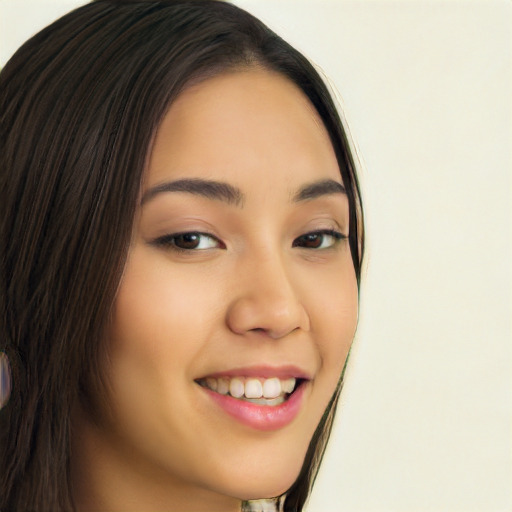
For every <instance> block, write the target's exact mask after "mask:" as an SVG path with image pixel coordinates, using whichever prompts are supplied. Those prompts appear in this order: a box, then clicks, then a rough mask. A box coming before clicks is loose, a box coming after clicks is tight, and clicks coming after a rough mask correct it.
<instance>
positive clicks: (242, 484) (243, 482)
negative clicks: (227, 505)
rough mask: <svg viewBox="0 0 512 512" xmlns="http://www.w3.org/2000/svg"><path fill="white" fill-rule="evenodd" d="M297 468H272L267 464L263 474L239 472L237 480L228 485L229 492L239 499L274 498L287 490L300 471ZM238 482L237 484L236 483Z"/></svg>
mask: <svg viewBox="0 0 512 512" xmlns="http://www.w3.org/2000/svg"><path fill="white" fill-rule="evenodd" d="M300 469H301V468H300V467H299V468H295V467H293V468H287V470H283V469H282V467H279V468H274V469H273V468H272V465H271V464H269V465H268V467H267V468H266V470H265V472H264V474H261V473H259V474H258V475H254V474H253V473H252V474H247V473H242V472H239V473H238V474H237V482H232V483H233V484H234V485H231V486H229V487H230V490H229V494H230V495H231V496H234V497H236V498H238V499H241V500H258V499H265V498H275V497H276V496H281V495H282V494H283V493H285V492H286V491H288V489H290V487H291V486H292V485H293V484H294V482H295V480H297V477H298V476H299V473H300ZM237 484H238V485H237Z"/></svg>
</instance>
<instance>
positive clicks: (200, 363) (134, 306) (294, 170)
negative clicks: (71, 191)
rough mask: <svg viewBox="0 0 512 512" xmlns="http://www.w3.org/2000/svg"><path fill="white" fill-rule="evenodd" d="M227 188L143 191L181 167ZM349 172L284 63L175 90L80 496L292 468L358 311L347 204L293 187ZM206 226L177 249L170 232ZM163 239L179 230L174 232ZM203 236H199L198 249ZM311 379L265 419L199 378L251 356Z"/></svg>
mask: <svg viewBox="0 0 512 512" xmlns="http://www.w3.org/2000/svg"><path fill="white" fill-rule="evenodd" d="M189 178H198V179H208V180H216V181H221V182H225V183H228V184H230V185H232V186H236V187H237V188H238V189H240V192H241V193H242V194H243V196H244V197H243V199H241V200H240V201H239V204H229V203H228V202H226V201H224V200H221V199H218V198H207V197H204V196H202V195H198V194H193V193H190V192H176V191H174V192H161V193H154V192H153V194H151V193H149V192H148V191H150V190H152V189H153V188H154V187H155V186H159V185H161V184H163V183H167V182H171V181H175V180H180V179H189ZM323 179H329V180H334V181H336V182H337V183H340V184H341V183H342V180H341V177H340V173H339V169H338V165H337V161H336V157H335V155H334V152H333V149H332V146H331V144H330V141H329V137H328V134H327V132H326V130H325V128H324V127H323V125H322V123H321V121H320V118H319V116H318V115H317V113H316V112H315V110H314V108H313V107H312V106H311V104H310V103H309V100H308V99H307V98H306V97H305V96H304V94H303V93H302V92H301V91H300V90H299V89H298V88H297V87H296V86H295V85H294V84H293V83H291V82H290V81H288V80H287V79H286V78H284V77H282V76H280V75H277V74H275V73H272V72H269V71H266V70H263V69H260V68H251V69H247V70H243V71H236V72H231V73H224V74H221V75H219V76H216V77H214V78H209V79H207V80H206V81H204V82H202V83H200V84H197V85H194V86H193V87H190V88H188V89H187V90H185V91H184V92H183V93H182V94H181V95H180V97H179V98H178V99H177V100H176V101H175V102H174V103H173V104H172V106H171V108H170V110H169V111H168V113H167V114H166V116H165V118H164V120H163V122H162V124H161V126H160V128H159V130H158V132H157V136H156V139H155V143H154V148H153V151H152V154H151V159H150V162H149V166H148V170H147V174H146V176H145V183H144V188H143V191H142V196H143V197H144V200H143V201H142V205H141V206H140V208H139V210H138V214H137V218H136V220H135V224H134V232H133V240H132V244H131V247H130V250H129V257H128V261H127V264H126V269H125V273H124V277H123V280H122V282H121V285H120V290H119V295H118V298H117V301H116V304H115V311H114V316H113V322H112V326H111V330H110V332H109V338H110V339H109V343H110V369H109V382H110V393H109V396H108V402H109V408H108V410H106V411H103V413H101V414H100V415H98V416H96V417H95V418H91V417H90V414H88V413H86V412H84V411H81V412H80V413H78V415H77V421H76V435H75V438H74V450H73V454H74V455H73V460H72V465H73V482H74V488H75V497H76V500H77V503H78V508H79V510H81V511H85V510H98V511H99V510H102V511H107V510H108V511H123V512H130V511H139V512H140V510H152V511H155V512H156V511H166V512H169V511H174V510H179V511H180V512H184V511H194V512H201V511H208V512H213V511H217V510H218V511H223V512H229V511H236V510H239V509H240V500H241V499H254V498H263V497H271V496H276V495H279V494H280V493H282V492H284V491H285V490H286V489H287V488H289V487H290V486H291V485H292V483H293V482H294V481H295V479H296V477H297V475H298V473H299V471H300V468H301V466H302V462H303V459H304V456H305V453H306V450H307V447H308V444H309V442H310V440H311V437H312V435H313V433H314V430H315V428H316V426H317V425H318V422H319V421H320V418H321V416H322V414H323V412H324V410H325V408H326V406H327V404H328V402H329V399H330V397H331V396H332V393H333V392H334V389H335V386H336V383H337V381H338V379H339V377H340V374H341V371H342V368H343V365H344V363H345V359H346V357H347V353H348V350H349V347H350V344H351V342H352V339H353V336H354V332H355V328H356V323H357V285H356V277H355V273H354V268H353V265H352V261H351V256H350V249H349V245H348V241H347V240H344V239H341V240H338V241H336V239H335V238H334V237H332V236H330V235H317V236H316V238H315V240H316V241H319V242H320V244H319V245H320V247H319V248H311V247H304V246H303V245H304V244H302V245H301V242H300V240H303V239H300V240H299V243H297V240H298V239H299V237H301V236H302V235H304V234H306V233H310V232H317V231H320V230H326V229H327V230H335V231H338V232H340V233H343V234H345V235H347V234H348V223H349V220H348V219H349V215H348V213H349V212H348V201H347V198H346V196H345V195H344V194H342V193H326V194H322V195H320V196H319V197H316V198H313V199H306V200H302V201H294V200H293V197H294V195H295V194H296V192H297V190H299V189H300V188H301V187H303V186H304V185H307V184H310V183H311V182H315V181H318V180H323ZM180 232H205V233H208V234H210V235H211V238H209V237H207V236H204V237H202V238H201V245H200V246H199V248H197V249H188V250H187V249H185V250H182V251H177V250H176V249H175V246H174V245H172V243H173V240H174V242H175V243H176V239H170V238H169V237H168V238H167V240H168V243H167V245H162V244H158V243H155V240H157V239H161V237H164V236H166V235H170V234H173V233H180ZM169 240H171V241H170V242H169ZM203 247H204V249H203ZM257 364H258V365H266V366H277V367H278V366H280V365H285V364H293V365H295V366H297V367H299V368H301V369H302V370H304V371H305V372H307V373H308V375H310V376H311V380H310V381H309V383H308V384H307V386H306V388H305V394H304V399H303V403H302V407H301V410H300V412H299V414H298V415H297V417H296V418H295V419H294V420H293V421H292V422H291V423H290V424H289V425H286V426H285V427H283V428H281V429H278V430H274V431H260V430H257V429H254V428H252V427H250V426H247V425H244V424H242V423H240V422H239V421H237V420H236V419H234V418H232V417H230V416H229V415H227V414H226V413H225V412H224V411H223V410H222V409H221V408H219V407H218V406H217V405H216V404H215V403H213V401H212V400H211V398H209V397H208V395H207V394H206V393H205V391H204V389H202V388H201V387H200V386H199V385H198V384H197V382H196V379H198V378H200V377H204V376H206V375H209V374H212V373H216V372H222V371H227V370H230V369H233V368H240V367H247V366H253V365H257Z"/></svg>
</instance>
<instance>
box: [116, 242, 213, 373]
mask: <svg viewBox="0 0 512 512" xmlns="http://www.w3.org/2000/svg"><path fill="white" fill-rule="evenodd" d="M150 262H151V264H150V265H147V264H145V258H144V255H139V254H137V250H135V251H134V254H133V255H132V258H131V260H130V263H129V265H128V266H127V271H126V274H125V276H124V279H123V282H122V284H121V288H120V291H119V295H118V298H117V300H116V305H115V312H114V322H113V328H112V336H111V350H112V352H113V353H114V354H115V355H117V356H119V355H121V354H124V356H125V357H133V358H134V360H135V359H136V360H137V364H139V365H140V364H144V363H145V364H147V365H151V366H153V367H155V368H158V367H161V368H162V369H163V370H165V372H166V374H168V373H169V372H172V371H180V372H181V373H182V372H183V370H184V369H186V363H187V362H188V361H190V360H191V359H192V358H193V355H194V354H195V352H196V351H197V350H199V349H200V344H201V342H202V340H204V336H205V330H206V329H208V327H207V326H208V325H209V324H211V323H212V320H211V318H210V317H211V316H212V315H215V309H214V300H213V298H212V297H210V294H208V292H207V290H206V289H205V287H201V282H202V279H201V276H196V277H195V278H191V277H190V274H187V273H186V272H183V271H182V272H172V269H169V266H168V265H165V262H164V263H163V264H158V263H154V262H153V261H150ZM164 363H165V364H164Z"/></svg>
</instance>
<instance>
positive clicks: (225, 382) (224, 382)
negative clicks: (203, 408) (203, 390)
mask: <svg viewBox="0 0 512 512" xmlns="http://www.w3.org/2000/svg"><path fill="white" fill-rule="evenodd" d="M213 380H216V381H217V389H213V388H210V389H213V391H217V393H220V394H221V395H227V394H228V392H229V379H213ZM208 381H209V379H206V385H207V386H208ZM208 387H210V386H208Z"/></svg>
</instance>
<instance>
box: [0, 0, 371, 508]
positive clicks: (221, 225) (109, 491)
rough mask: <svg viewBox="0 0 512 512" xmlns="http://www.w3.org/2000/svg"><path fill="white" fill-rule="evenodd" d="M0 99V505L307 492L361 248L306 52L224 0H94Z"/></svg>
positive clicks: (3, 82)
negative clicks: (0, 391)
mask: <svg viewBox="0 0 512 512" xmlns="http://www.w3.org/2000/svg"><path fill="white" fill-rule="evenodd" d="M0 102H1V104H0V111H1V114H0V115H1V116H2V117H1V119H2V123H1V136H2V140H3V141H6V142H5V146H4V148H3V150H2V153H1V159H2V160H1V169H2V175H1V180H2V182H1V193H2V197H1V199H0V204H1V211H0V218H1V219H2V221H1V222H2V227H1V237H2V240H1V244H0V247H1V248H2V255H1V269H2V271H1V272H2V283H3V287H2V290H1V301H2V302H1V311H2V315H3V317H2V322H1V329H2V333H1V338H0V339H1V340H2V344H3V346H2V347H0V348H1V349H2V350H3V351H4V352H5V354H6V356H7V358H8V360H9V362H10V368H11V370H10V371H11V380H12V389H11V396H10V399H9V401H8V403H7V405H6V406H5V407H4V409H3V410H2V411H1V413H0V414H1V416H0V422H1V423H0V432H1V443H2V455H1V456H2V461H1V462H2V468H5V471H3V473H2V475H1V476H0V489H1V498H0V499H1V501H0V509H1V510H2V511H3V510H37V511H40V510H51V511H57V510H78V511H89V510H105V511H110V510H111V511H115V510H123V511H129V510H152V511H156V510H162V511H173V510H180V511H185V510H194V511H200V510H205V511H206V510H208V511H214V510H222V511H230V510H233V511H235V510H240V507H241V506H242V507H245V508H247V507H249V503H248V501H249V500H256V499H260V498H274V497H276V500H275V502H276V504H277V503H280V505H281V506H282V507H283V509H284V510H285V511H292V510H293V511H296V510H297V511H298V510H302V508H303V505H304V503H305V501H306V499H307V497H308V494H309V492H310V489H311V486H312V484H313V481H314V478H315V475H316V472H317V470H318V465H319V463H320V460H321V458H322V454H323V451H324V449H325V444H326V441H327V439H328V436H329V432H330V429H331V425H332V420H333V417H334V412H335V408H336V403H337V400H338V396H339V392H340V389H341V382H342V379H341V375H342V370H343V367H344V365H345V362H346V358H347V354H348V351H349V347H350V344H351V341H352V339H353V335H354V331H355V328H356V323H357V302H358V299H357V297H358V285H359V277H360V265H361V258H362V252H363V235H362V211H361V205H360V199H359V189H358V184H357V177H356V175H355V171H354V166H353V162H352V157H351V154H350V151H349V148H348V144H347V141H346V137H345V134H344V132H343V129H342V127H341V124H340V121H339V118H338V116H337V113H336V110H335V107H334V105H333V102H332V100H331V98H330V96H329V93H328V92H327V90H326V88H325V86H324V84H323V83H322V81H321V79H320V78H319V76H318V74H317V73H316V71H315V70H314V69H313V67H312V66H311V65H310V64H309V63H308V61H307V60H306V59H305V58H304V57H303V56H302V55H300V54H299V53H298V52H297V51H296V50H294V49H293V48H291V47H290V46H289V45H288V44H287V43H285V42H284V41H282V40H281V39H280V38H279V37H277V36H276V35H275V34H273V33H272V32H271V31H270V30H269V29H268V28H266V27H265V26H264V25H263V24H261V22H259V21H258V20H256V19H255V18H253V17H252V16H250V15H249V14H247V13H245V12H244V11H242V10H240V9H238V8H236V7H234V6H232V5H229V4H227V3H224V2H217V1H211V0H206V1H203V0H194V1H190V0H173V1H163V2H154V1H133V2H132V1H130V2H127V1H124V2H117V1H113V0H110V1H107V0H104V1H102V0H98V1H95V2H92V3H91V4H88V5H86V6H84V7H82V8H79V9H77V10H76V11H73V12H72V13H70V14H69V15H67V16H65V17H64V18H62V19H60V20H58V21H57V22H55V23H54V24H53V25H51V26H50V27H48V28H47V29H45V30H43V31H42V32H40V33H39V34H37V35H36V36H35V37H34V38H32V39H31V40H29V41H28V42H27V43H26V44H25V45H24V46H23V47H22V48H21V49H20V50H19V51H18V52H17V53H16V54H15V56H14V57H13V58H12V59H11V60H10V61H9V62H8V63H7V65H6V67H5V69H4V70H3V71H2V74H1V75H0ZM279 497H280V498H279Z"/></svg>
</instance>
